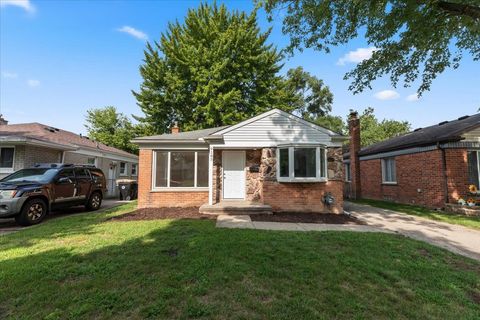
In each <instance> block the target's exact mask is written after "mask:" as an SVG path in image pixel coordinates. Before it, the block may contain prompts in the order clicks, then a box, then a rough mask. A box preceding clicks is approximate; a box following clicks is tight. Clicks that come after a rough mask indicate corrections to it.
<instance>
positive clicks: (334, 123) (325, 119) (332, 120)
mask: <svg viewBox="0 0 480 320" xmlns="http://www.w3.org/2000/svg"><path fill="white" fill-rule="evenodd" d="M312 121H313V122H315V123H316V124H318V125H319V126H322V127H324V128H327V129H330V130H332V131H334V132H337V133H341V134H348V132H347V126H346V125H345V122H344V121H343V119H342V117H340V116H334V115H330V114H327V115H325V116H320V117H317V118H314V119H312Z"/></svg>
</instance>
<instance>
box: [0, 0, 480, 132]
mask: <svg viewBox="0 0 480 320" xmlns="http://www.w3.org/2000/svg"><path fill="white" fill-rule="evenodd" d="M16 1H17V2H16ZM12 2H14V3H12ZM15 2H16V3H15ZM218 2H219V3H225V4H226V5H227V6H228V7H229V8H231V9H241V10H245V11H250V10H251V9H252V8H253V4H252V2H250V1H218ZM0 3H1V4H2V5H1V7H0V71H1V72H0V73H1V74H0V107H1V113H3V114H4V116H5V117H6V118H7V119H8V120H9V121H10V122H11V123H21V122H41V123H45V124H48V125H53V126H56V127H60V128H62V129H66V130H71V131H73V132H77V133H85V131H86V130H85V128H84V122H85V121H84V119H85V114H86V110H88V109H89V108H93V107H103V106H107V105H114V106H116V107H117V108H118V109H119V110H120V111H121V112H123V113H125V114H128V115H131V114H136V115H141V112H140V109H139V108H138V107H137V106H136V103H135V99H134V97H133V96H132V94H131V90H137V89H138V88H139V85H140V83H141V77H140V75H139V72H138V67H139V65H140V64H141V63H142V58H143V49H144V47H145V41H153V40H157V39H159V37H160V34H161V33H162V32H163V31H165V30H166V27H167V24H168V22H169V21H175V20H179V21H182V20H183V17H184V16H185V14H186V12H187V9H188V8H195V7H197V6H198V4H199V2H198V1H153V0H151V1H133V0H132V1H60V0H50V1H35V0H30V1H28V0H0ZM259 19H260V25H261V27H262V28H263V29H264V30H266V29H267V28H268V27H269V26H272V27H273V31H272V34H271V37H270V42H272V43H274V44H275V45H277V46H278V47H279V48H282V47H284V46H285V45H286V44H287V42H288V38H287V36H284V35H282V33H281V22H280V21H275V22H273V23H268V22H267V20H266V18H265V14H264V13H263V12H260V15H259ZM146 39H147V40H146ZM368 48H369V46H368V44H367V43H366V42H365V41H364V39H361V38H360V39H357V40H355V41H352V42H351V43H349V45H348V46H343V47H338V48H334V50H332V52H331V53H330V54H324V53H321V52H315V51H312V50H306V51H305V52H303V53H296V54H295V56H294V57H292V58H290V59H288V60H286V61H285V66H284V72H286V70H288V69H289V68H292V67H297V66H302V67H304V69H305V70H307V71H309V72H310V73H312V74H314V75H316V76H318V77H319V78H321V79H323V80H324V81H325V83H326V84H327V85H328V86H329V87H330V89H331V90H332V92H333V93H334V96H335V98H334V105H333V112H332V113H333V114H335V115H341V116H345V115H346V114H347V113H348V110H349V109H351V108H353V109H357V110H359V111H362V110H363V109H365V108H366V107H369V106H371V107H374V108H375V110H376V114H377V115H378V117H379V118H394V119H398V120H408V121H410V122H411V123H412V125H413V127H414V128H416V127H424V126H427V125H431V124H435V123H438V122H440V121H443V120H449V119H454V118H457V117H460V116H462V115H465V114H473V113H475V112H476V111H477V110H478V108H480V94H479V93H480V85H479V79H480V63H478V62H474V61H473V60H472V58H471V57H469V56H467V57H465V58H464V60H463V63H462V66H461V67H460V68H459V69H457V70H448V71H447V72H445V73H443V74H441V75H440V76H439V77H438V78H437V79H436V81H435V82H434V83H433V85H432V88H431V91H430V92H426V93H425V94H424V96H423V97H422V98H421V99H419V100H417V101H408V100H410V99H408V96H410V95H414V94H415V90H416V89H415V88H407V89H405V88H403V87H399V88H397V89H393V88H392V87H391V85H390V83H389V81H388V79H381V80H378V81H376V82H375V83H374V86H373V89H372V90H368V91H365V92H363V93H362V94H358V95H353V94H352V93H350V92H349V91H348V85H349V82H348V81H345V80H343V75H344V74H345V72H347V71H348V70H350V69H351V68H353V67H354V66H355V61H358V59H361V58H362V57H364V56H366V55H368ZM391 90H394V91H391Z"/></svg>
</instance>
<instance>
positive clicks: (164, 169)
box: [153, 151, 208, 189]
mask: <svg viewBox="0 0 480 320" xmlns="http://www.w3.org/2000/svg"><path fill="white" fill-rule="evenodd" d="M153 161H154V163H153V168H154V174H153V188H154V189H161V188H172V189H175V188H179V189H180V188H207V187H208V151H155V152H154V157H153Z"/></svg>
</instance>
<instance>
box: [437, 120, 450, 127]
mask: <svg viewBox="0 0 480 320" xmlns="http://www.w3.org/2000/svg"><path fill="white" fill-rule="evenodd" d="M446 123H448V121H442V122H440V123H439V124H438V125H439V126H443V125H444V124H446Z"/></svg>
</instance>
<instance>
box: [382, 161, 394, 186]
mask: <svg viewBox="0 0 480 320" xmlns="http://www.w3.org/2000/svg"><path fill="white" fill-rule="evenodd" d="M382 178H383V183H396V182H397V172H396V168H395V158H385V159H382Z"/></svg>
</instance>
